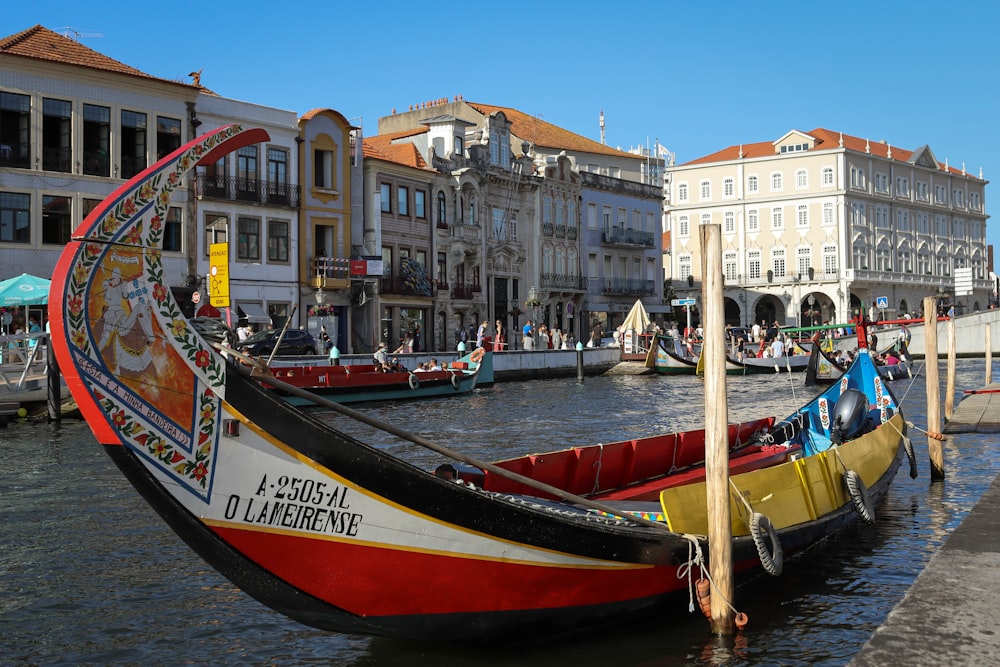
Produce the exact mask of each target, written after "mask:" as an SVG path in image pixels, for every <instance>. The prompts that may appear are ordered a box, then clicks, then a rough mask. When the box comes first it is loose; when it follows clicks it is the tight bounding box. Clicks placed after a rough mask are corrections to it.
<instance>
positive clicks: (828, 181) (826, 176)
mask: <svg viewBox="0 0 1000 667" xmlns="http://www.w3.org/2000/svg"><path fill="white" fill-rule="evenodd" d="M823 185H824V186H830V185H833V167H823Z"/></svg>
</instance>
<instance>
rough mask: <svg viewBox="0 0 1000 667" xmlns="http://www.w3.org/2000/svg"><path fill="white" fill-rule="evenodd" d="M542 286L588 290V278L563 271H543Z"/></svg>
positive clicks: (552, 288)
mask: <svg viewBox="0 0 1000 667" xmlns="http://www.w3.org/2000/svg"><path fill="white" fill-rule="evenodd" d="M542 288H543V289H547V290H574V291H580V292H586V291H587V279H586V278H582V277H580V276H572V275H567V274H562V273H543V274H542Z"/></svg>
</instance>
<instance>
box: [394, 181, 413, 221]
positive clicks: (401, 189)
mask: <svg viewBox="0 0 1000 667" xmlns="http://www.w3.org/2000/svg"><path fill="white" fill-rule="evenodd" d="M396 206H397V208H396V215H409V214H410V188H408V187H406V186H405V185H397V186H396Z"/></svg>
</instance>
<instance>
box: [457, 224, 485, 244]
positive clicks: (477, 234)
mask: <svg viewBox="0 0 1000 667" xmlns="http://www.w3.org/2000/svg"><path fill="white" fill-rule="evenodd" d="M451 238H453V239H455V240H458V241H469V242H473V243H479V239H480V238H481V230H480V227H479V225H466V224H463V223H456V224H454V225H452V226H451Z"/></svg>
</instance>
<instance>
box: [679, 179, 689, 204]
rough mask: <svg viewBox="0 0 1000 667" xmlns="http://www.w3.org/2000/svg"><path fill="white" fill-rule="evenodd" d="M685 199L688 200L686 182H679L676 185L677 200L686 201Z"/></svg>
mask: <svg viewBox="0 0 1000 667" xmlns="http://www.w3.org/2000/svg"><path fill="white" fill-rule="evenodd" d="M687 200H688V186H687V183H680V184H678V185H677V201H687Z"/></svg>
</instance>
